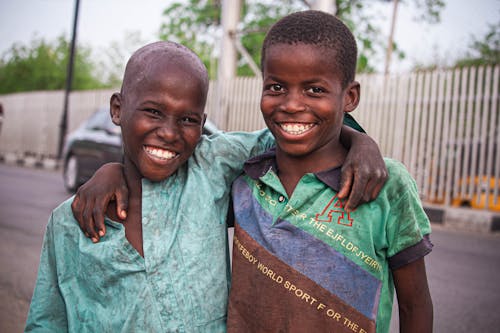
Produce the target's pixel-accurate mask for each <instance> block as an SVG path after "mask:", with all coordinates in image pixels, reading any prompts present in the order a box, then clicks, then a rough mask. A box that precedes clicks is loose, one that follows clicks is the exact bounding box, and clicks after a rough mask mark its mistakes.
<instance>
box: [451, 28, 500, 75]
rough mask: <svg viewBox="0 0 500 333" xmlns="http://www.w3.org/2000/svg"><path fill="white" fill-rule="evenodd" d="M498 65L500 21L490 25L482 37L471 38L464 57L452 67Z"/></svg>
mask: <svg viewBox="0 0 500 333" xmlns="http://www.w3.org/2000/svg"><path fill="white" fill-rule="evenodd" d="M499 64H500V21H499V22H498V23H497V24H490V25H489V30H488V31H487V32H486V34H485V35H484V36H482V37H479V38H478V37H472V41H471V43H470V44H469V50H468V51H467V53H466V55H465V56H464V57H463V58H461V59H459V60H457V61H456V62H455V66H454V67H468V66H486V65H499Z"/></svg>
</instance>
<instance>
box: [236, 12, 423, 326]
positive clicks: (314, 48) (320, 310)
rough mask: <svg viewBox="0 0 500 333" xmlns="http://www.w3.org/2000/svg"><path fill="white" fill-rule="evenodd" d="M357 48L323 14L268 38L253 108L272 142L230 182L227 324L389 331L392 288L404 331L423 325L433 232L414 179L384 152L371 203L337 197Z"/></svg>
mask: <svg viewBox="0 0 500 333" xmlns="http://www.w3.org/2000/svg"><path fill="white" fill-rule="evenodd" d="M356 54H357V49H356V42H355V40H354V37H353V36H352V34H351V32H350V31H349V29H348V28H347V27H346V26H345V25H344V24H343V23H342V22H341V21H340V20H338V19H337V18H335V17H334V16H332V15H330V14H326V13H323V12H318V11H305V12H299V13H294V14H291V15H288V16H286V17H284V18H283V19H281V20H280V21H278V22H277V23H276V24H275V25H274V26H273V27H271V29H270V30H269V32H268V33H267V35H266V38H265V40H264V44H263V48H262V61H261V69H262V74H263V92H262V97H261V103H260V105H261V111H262V115H263V117H264V120H265V122H266V125H267V126H268V128H269V130H270V131H271V132H272V133H273V135H274V137H275V139H276V148H273V149H271V150H270V151H268V152H267V153H265V154H263V155H260V156H257V157H254V158H252V159H250V160H249V161H248V162H247V163H246V164H245V166H244V175H243V176H241V177H239V178H238V179H237V180H236V181H235V182H234V183H233V204H234V214H235V231H234V243H233V244H234V245H233V263H232V264H233V265H232V282H231V291H230V300H229V307H228V326H227V328H228V332H235V333H236V332H256V333H257V332H259V333H261V332H336V333H337V332H349V333H352V332H359V333H367V332H377V333H386V332H388V331H389V324H390V319H391V311H392V300H393V293H394V288H395V289H396V292H397V297H398V305H399V314H400V327H401V332H406V333H407V332H415V333H427V332H431V331H432V301H431V298H430V294H429V289H428V285H427V278H426V273H425V264H424V258H423V257H424V256H425V255H426V254H427V253H429V252H430V251H431V248H432V245H431V243H430V241H429V238H428V237H429V234H430V231H431V230H430V224H429V220H428V219H427V216H426V215H425V213H424V211H423V208H422V206H421V203H420V200H419V196H418V192H417V187H416V185H415V182H414V180H413V179H412V178H411V176H410V175H409V173H408V172H407V171H406V169H405V168H404V166H403V165H402V164H400V163H398V162H396V161H394V160H391V159H386V165H387V169H388V171H389V178H388V181H387V183H386V184H385V185H384V187H383V188H382V191H381V192H380V193H379V194H378V196H377V198H376V199H375V200H374V201H372V202H369V203H367V204H364V205H360V206H359V207H358V208H357V209H356V210H355V211H353V212H349V211H347V210H346V209H344V207H345V201H344V200H342V199H340V198H339V196H338V193H339V190H340V186H339V184H340V170H341V167H342V164H343V163H344V162H345V158H346V150H345V148H344V147H343V146H342V144H341V143H340V139H339V138H340V130H341V126H342V119H343V117H344V113H345V112H351V111H353V110H354V109H355V108H356V107H357V105H358V102H359V96H360V85H359V83H358V82H356V81H354V75H355V67H356V59H357V55H356ZM291 55H293V56H291Z"/></svg>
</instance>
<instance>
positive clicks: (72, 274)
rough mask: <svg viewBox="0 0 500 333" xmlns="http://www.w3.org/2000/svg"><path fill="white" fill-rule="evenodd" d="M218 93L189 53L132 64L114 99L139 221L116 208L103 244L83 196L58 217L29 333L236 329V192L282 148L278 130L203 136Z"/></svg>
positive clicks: (169, 49)
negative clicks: (236, 184) (232, 253)
mask: <svg viewBox="0 0 500 333" xmlns="http://www.w3.org/2000/svg"><path fill="white" fill-rule="evenodd" d="M207 89H208V76H207V72H206V69H205V67H204V66H203V64H202V62H201V61H200V60H199V58H198V57H197V56H196V55H195V54H194V53H193V52H191V51H190V50H189V49H187V48H185V47H183V46H181V45H178V44H175V43H169V42H159V43H153V44H149V45H147V46H145V47H143V48H141V49H139V50H138V51H137V52H135V53H134V55H133V56H132V57H131V59H130V60H129V62H128V64H127V67H126V72H125V76H124V79H123V84H122V89H121V92H120V93H115V94H113V96H112V97H111V101H110V106H111V116H112V119H113V122H114V123H115V124H117V125H119V126H121V128H122V136H123V145H124V168H123V175H124V178H125V180H126V182H127V185H128V188H129V193H130V197H129V207H128V214H127V216H126V217H125V218H121V217H119V216H118V215H117V214H116V213H115V211H116V207H114V206H112V205H111V206H109V207H108V209H107V211H106V218H105V223H106V226H107V230H108V234H107V236H106V237H104V238H103V239H102V241H101V242H100V243H99V244H93V243H92V242H91V241H90V240H89V239H88V238H86V237H85V236H84V235H83V234H82V233H81V232H80V230H79V229H78V227H77V225H76V221H75V220H74V218H73V215H72V212H71V202H72V199H70V200H68V201H66V202H64V203H63V204H61V205H60V206H59V207H58V208H56V209H55V210H54V211H53V213H52V216H51V218H50V220H49V224H48V226H47V231H46V234H45V238H44V242H43V248H42V255H41V260H40V267H39V272H38V278H37V283H36V287H35V291H34V294H33V299H32V304H31V307H30V312H29V316H28V320H27V325H26V331H50V332H64V331H74V332H119V331H124V332H130V331H139V332H222V331H225V327H226V326H225V324H226V305H227V295H228V288H229V271H228V256H227V229H226V225H225V223H224V222H225V215H226V211H227V206H228V196H229V188H230V184H231V182H232V181H233V180H234V178H235V177H236V176H237V175H238V174H239V173H240V172H241V167H242V163H243V162H242V161H243V160H244V159H245V158H248V157H249V156H251V155H252V154H256V153H259V152H262V151H263V150H264V149H265V148H266V147H269V146H270V145H271V144H272V142H273V140H272V137H271V135H270V134H269V133H268V132H267V131H260V132H257V133H252V134H250V133H235V134H231V133H228V134H225V133H220V134H217V135H213V136H211V137H210V138H207V137H204V136H201V130H202V127H203V123H204V121H205V114H204V113H203V110H204V107H205V102H206V96H207ZM120 174H121V172H120Z"/></svg>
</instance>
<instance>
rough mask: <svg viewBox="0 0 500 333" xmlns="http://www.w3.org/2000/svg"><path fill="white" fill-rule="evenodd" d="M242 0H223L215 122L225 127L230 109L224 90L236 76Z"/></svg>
mask: <svg viewBox="0 0 500 333" xmlns="http://www.w3.org/2000/svg"><path fill="white" fill-rule="evenodd" d="M241 1H242V0H222V13H221V25H222V39H221V44H220V55H219V64H218V68H217V95H216V101H217V102H216V114H215V117H214V121H215V123H216V124H217V125H218V126H219V127H220V128H223V129H225V128H226V126H227V117H228V112H229V110H228V109H227V107H226V103H225V101H224V100H223V99H222V92H223V91H226V89H227V88H228V82H231V80H232V79H234V78H235V77H236V69H237V59H238V50H237V47H236V43H235V38H236V29H237V27H238V23H239V21H240V13H241Z"/></svg>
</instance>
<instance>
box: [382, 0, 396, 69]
mask: <svg viewBox="0 0 500 333" xmlns="http://www.w3.org/2000/svg"><path fill="white" fill-rule="evenodd" d="M398 2H399V0H392V3H393V8H392V20H391V30H390V32H389V41H388V45H387V51H386V54H385V67H384V74H385V75H387V74H389V68H390V66H391V56H392V51H393V50H392V49H393V44H394V29H395V27H396V18H397V15H398Z"/></svg>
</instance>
